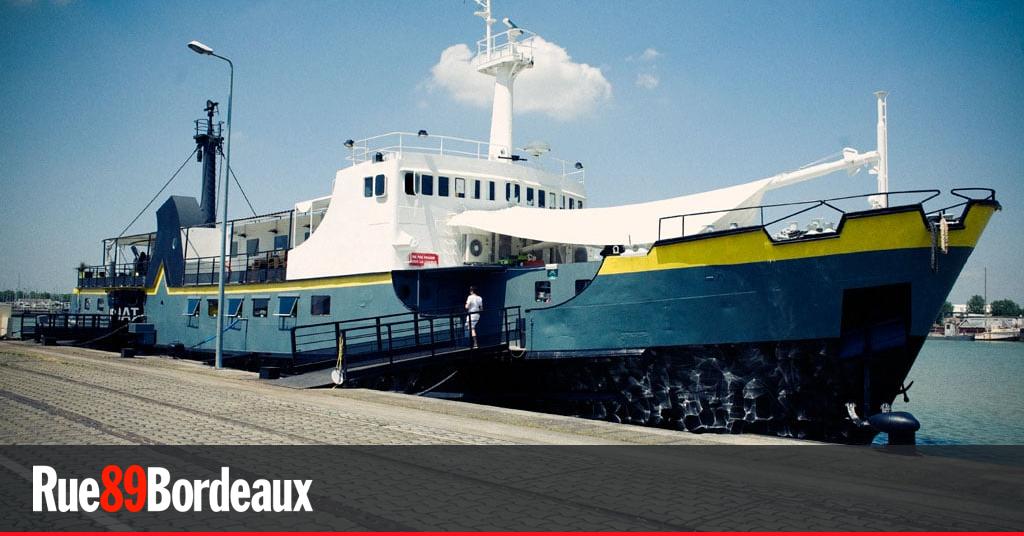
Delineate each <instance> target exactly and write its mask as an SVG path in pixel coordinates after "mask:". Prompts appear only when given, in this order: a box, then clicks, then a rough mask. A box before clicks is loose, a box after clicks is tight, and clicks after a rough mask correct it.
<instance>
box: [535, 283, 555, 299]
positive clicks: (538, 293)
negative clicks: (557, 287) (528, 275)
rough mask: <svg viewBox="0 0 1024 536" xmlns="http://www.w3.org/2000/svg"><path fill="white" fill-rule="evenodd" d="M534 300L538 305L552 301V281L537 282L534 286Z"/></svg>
mask: <svg viewBox="0 0 1024 536" xmlns="http://www.w3.org/2000/svg"><path fill="white" fill-rule="evenodd" d="M533 293H534V298H533V300H534V301H536V302H538V303H547V302H549V301H551V281H537V282H536V283H534V284H533Z"/></svg>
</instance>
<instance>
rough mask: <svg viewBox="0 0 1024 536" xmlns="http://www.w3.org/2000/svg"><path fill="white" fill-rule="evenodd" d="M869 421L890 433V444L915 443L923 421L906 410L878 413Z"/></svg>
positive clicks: (880, 429)
mask: <svg viewBox="0 0 1024 536" xmlns="http://www.w3.org/2000/svg"><path fill="white" fill-rule="evenodd" d="M868 422H869V423H871V426H874V427H875V428H877V429H878V430H879V431H882V432H885V433H886V435H888V437H889V444H890V445H914V444H915V443H916V442H917V431H918V430H920V429H921V423H920V422H919V421H918V420H917V419H916V418H914V416H913V415H911V414H910V413H907V412H906V411H891V412H888V413H876V414H874V415H872V416H871V417H870V418H869V419H868Z"/></svg>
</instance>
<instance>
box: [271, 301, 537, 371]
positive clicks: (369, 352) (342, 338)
mask: <svg viewBox="0 0 1024 536" xmlns="http://www.w3.org/2000/svg"><path fill="white" fill-rule="evenodd" d="M496 313H498V314H500V315H501V318H500V319H499V320H498V321H495V320H494V319H493V318H491V319H488V318H487V315H494V314H496ZM480 315H481V320H480V322H479V324H477V340H478V343H479V346H481V347H496V346H501V345H506V346H508V345H510V344H513V343H515V344H521V341H522V331H523V322H522V318H523V317H522V310H521V308H520V307H519V306H512V307H505V308H502V309H500V310H486V311H483V312H482V313H480ZM468 316H469V313H466V312H457V313H447V314H437V315H427V314H420V313H397V314H391V315H382V316H375V317H366V318H357V319H351V320H342V321H337V322H324V323H320V324H309V325H305V326H295V327H293V328H291V338H292V357H293V359H294V358H295V357H297V356H314V357H315V356H321V357H323V358H324V361H320V363H324V362H327V361H330V362H334V361H336V360H337V359H338V355H339V351H341V354H342V355H343V359H342V362H343V366H345V367H361V366H376V365H388V366H393V365H394V363H395V360H396V358H398V360H399V361H401V360H403V358H410V357H434V356H436V355H438V354H439V353H445V352H449V351H452V350H456V349H458V348H469V347H470V345H471V340H470V337H469V331H468V326H467V319H468V318H467V317H468Z"/></svg>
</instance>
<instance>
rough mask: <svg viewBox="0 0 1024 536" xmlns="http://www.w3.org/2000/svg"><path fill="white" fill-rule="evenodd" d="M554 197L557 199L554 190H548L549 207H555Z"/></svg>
mask: <svg viewBox="0 0 1024 536" xmlns="http://www.w3.org/2000/svg"><path fill="white" fill-rule="evenodd" d="M556 199H557V197H556V196H555V192H548V207H549V208H557V207H555V200H556Z"/></svg>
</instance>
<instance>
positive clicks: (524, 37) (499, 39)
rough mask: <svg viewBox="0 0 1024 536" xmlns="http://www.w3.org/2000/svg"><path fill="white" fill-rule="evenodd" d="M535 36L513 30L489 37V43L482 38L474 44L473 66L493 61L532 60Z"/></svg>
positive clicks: (519, 29) (527, 31) (528, 32)
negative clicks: (510, 59)
mask: <svg viewBox="0 0 1024 536" xmlns="http://www.w3.org/2000/svg"><path fill="white" fill-rule="evenodd" d="M534 37H535V34H534V33H533V32H531V31H529V30H524V29H522V28H513V29H510V30H506V31H504V32H501V33H498V34H494V35H492V36H491V40H490V42H488V41H487V38H486V37H485V38H483V39H481V40H479V41H477V42H476V56H474V57H473V64H474V65H483V64H486V63H489V62H492V61H495V60H504V59H506V58H514V59H515V60H517V61H523V62H529V61H532V60H533V38H534Z"/></svg>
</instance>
